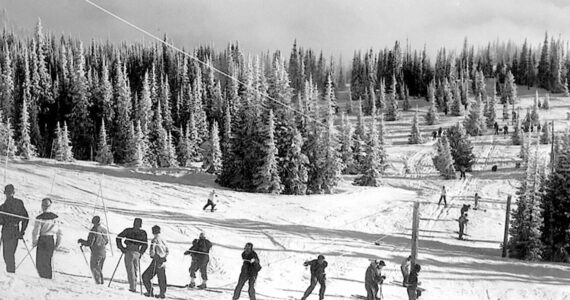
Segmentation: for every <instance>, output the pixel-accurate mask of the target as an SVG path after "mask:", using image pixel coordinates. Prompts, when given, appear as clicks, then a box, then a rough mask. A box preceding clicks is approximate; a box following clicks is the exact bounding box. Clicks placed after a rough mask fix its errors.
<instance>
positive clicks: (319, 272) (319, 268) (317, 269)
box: [304, 259, 328, 278]
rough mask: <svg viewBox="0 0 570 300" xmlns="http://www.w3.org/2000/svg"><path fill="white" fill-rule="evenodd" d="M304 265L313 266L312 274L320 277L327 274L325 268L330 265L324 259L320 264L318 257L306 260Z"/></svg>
mask: <svg viewBox="0 0 570 300" xmlns="http://www.w3.org/2000/svg"><path fill="white" fill-rule="evenodd" d="M304 265H305V266H311V276H315V277H317V278H319V277H321V276H323V275H325V268H326V267H327V266H328V263H327V262H326V261H323V263H322V264H319V260H318V259H313V260H311V261H306V262H305V263H304Z"/></svg>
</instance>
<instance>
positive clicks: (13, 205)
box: [0, 198, 29, 240]
mask: <svg viewBox="0 0 570 300" xmlns="http://www.w3.org/2000/svg"><path fill="white" fill-rule="evenodd" d="M0 211H2V212H6V213H9V214H14V215H19V216H21V217H22V218H19V217H15V216H11V215H5V214H0V224H1V225H3V226H2V239H3V240H6V239H15V238H19V237H20V236H22V235H24V233H25V232H26V229H27V228H28V223H29V220H28V219H27V218H28V211H27V210H26V208H25V207H24V202H22V200H20V199H17V198H8V199H6V201H5V202H4V203H3V204H2V205H0ZM20 222H22V227H21V228H19V227H20V226H19V224H20Z"/></svg>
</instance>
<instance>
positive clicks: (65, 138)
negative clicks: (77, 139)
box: [61, 121, 75, 162]
mask: <svg viewBox="0 0 570 300" xmlns="http://www.w3.org/2000/svg"><path fill="white" fill-rule="evenodd" d="M61 148H62V151H63V161H68V162H71V161H73V160H75V159H74V158H73V151H72V150H73V147H72V146H71V139H70V138H69V131H68V130H67V122H65V121H64V122H63V130H62V132H61Z"/></svg>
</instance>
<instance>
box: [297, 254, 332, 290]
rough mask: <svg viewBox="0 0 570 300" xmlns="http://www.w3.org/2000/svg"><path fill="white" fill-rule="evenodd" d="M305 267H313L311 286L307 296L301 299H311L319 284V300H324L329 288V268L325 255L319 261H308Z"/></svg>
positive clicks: (320, 256) (319, 257) (318, 258)
mask: <svg viewBox="0 0 570 300" xmlns="http://www.w3.org/2000/svg"><path fill="white" fill-rule="evenodd" d="M303 265H304V266H305V267H306V266H311V284H310V285H309V287H308V288H307V290H306V291H305V294H304V295H303V298H301V300H305V299H307V297H309V295H311V293H312V292H313V290H314V289H315V286H317V282H318V283H319V284H320V285H321V288H320V290H319V299H320V300H322V299H324V298H325V290H326V288H327V286H326V274H325V269H326V268H327V266H328V263H327V262H326V260H325V257H324V256H323V255H319V256H318V257H317V259H313V260H311V261H306V262H305V263H304V264H303Z"/></svg>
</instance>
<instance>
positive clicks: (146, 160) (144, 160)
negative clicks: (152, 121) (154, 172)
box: [132, 120, 152, 167]
mask: <svg viewBox="0 0 570 300" xmlns="http://www.w3.org/2000/svg"><path fill="white" fill-rule="evenodd" d="M134 133H135V137H134V143H135V153H134V155H133V161H132V164H133V165H134V166H136V167H150V166H151V165H152V164H151V163H150V160H151V159H152V154H151V153H150V147H149V145H148V138H147V135H146V134H145V132H144V130H143V129H142V125H141V122H140V121H139V120H137V121H136V126H135V130H134Z"/></svg>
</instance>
